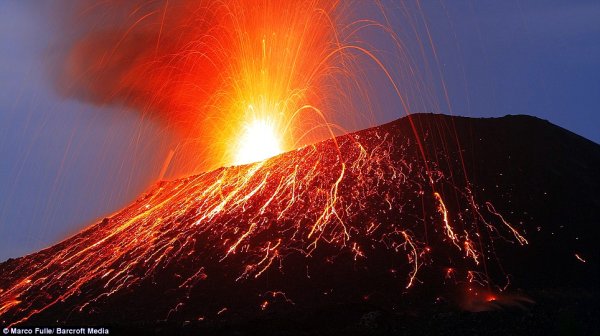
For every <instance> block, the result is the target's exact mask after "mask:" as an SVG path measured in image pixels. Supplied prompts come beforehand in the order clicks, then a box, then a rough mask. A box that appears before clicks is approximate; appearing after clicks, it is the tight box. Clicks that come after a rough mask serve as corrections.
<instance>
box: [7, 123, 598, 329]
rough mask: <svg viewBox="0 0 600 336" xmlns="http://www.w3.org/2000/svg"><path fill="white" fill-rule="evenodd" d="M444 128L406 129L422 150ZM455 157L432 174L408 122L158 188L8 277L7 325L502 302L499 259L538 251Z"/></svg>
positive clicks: (11, 268) (27, 260) (12, 267)
mask: <svg viewBox="0 0 600 336" xmlns="http://www.w3.org/2000/svg"><path fill="white" fill-rule="evenodd" d="M447 118H450V117H441V116H440V117H437V116H430V115H415V116H413V121H415V122H417V125H420V126H419V132H420V134H421V136H422V137H423V143H424V144H425V145H426V149H427V150H428V151H435V150H436V147H437V146H436V144H435V137H434V136H433V135H431V132H432V131H440V129H441V127H439V128H438V126H439V125H443V124H444V123H445V122H447ZM457 120H458V121H460V122H464V123H466V122H465V121H463V120H462V119H457ZM426 125H429V126H426ZM440 132H441V131H440ZM440 134H441V133H440ZM451 153H452V151H448V150H445V151H443V152H442V151H439V152H437V153H433V152H431V153H430V154H432V155H430V157H435V158H436V160H435V161H434V160H432V161H430V162H428V165H425V164H424V162H422V159H421V158H422V156H421V155H420V148H419V146H418V145H417V144H416V141H415V139H414V137H413V132H412V126H411V123H409V122H408V121H407V120H406V118H405V119H401V120H399V121H396V122H393V123H390V124H387V125H383V126H380V127H377V128H373V129H368V130H365V131H361V132H357V133H354V134H348V135H345V136H341V137H338V138H337V140H336V141H335V142H334V140H327V141H323V142H321V143H317V144H315V145H311V146H307V147H304V148H301V149H298V150H295V151H292V152H287V153H284V154H282V155H279V156H277V157H274V158H271V159H269V160H266V161H262V162H258V163H254V164H249V165H242V166H234V167H228V168H220V169H217V170H214V171H211V172H207V173H203V174H200V175H196V176H191V177H188V178H183V179H178V180H174V181H167V182H160V183H158V184H157V185H156V186H155V187H154V188H152V189H151V190H150V191H149V192H148V193H146V194H145V195H143V196H142V197H140V198H139V199H138V200H137V201H136V202H134V203H133V204H131V205H129V206H128V207H126V208H125V209H123V210H122V211H120V212H118V213H116V214H115V215H113V216H111V217H110V218H107V219H105V220H103V221H102V222H100V223H98V224H95V225H92V226H90V227H89V228H88V229H86V230H84V231H82V232H81V233H79V234H77V235H75V236H73V237H71V238H69V239H67V240H65V241H63V242H61V243H59V244H57V245H55V246H53V247H50V248H48V249H46V250H43V251H40V252H38V253H35V254H32V255H29V256H26V257H23V258H19V259H17V260H9V261H7V262H5V263H3V264H1V265H0V271H1V272H0V316H1V319H0V320H1V321H2V323H3V324H11V325H14V324H18V323H33V322H35V321H44V322H52V323H77V322H82V321H86V322H89V321H96V322H105V323H118V322H119V321H118V319H119V317H115V314H114V311H115V309H119V310H120V311H122V309H125V311H126V314H122V315H124V316H125V315H126V316H127V318H128V319H137V320H154V321H156V320H164V319H166V320H172V319H175V320H190V319H193V320H198V319H200V320H204V319H216V318H220V317H223V316H227V315H228V314H252V313H253V312H260V311H264V310H269V309H285V308H282V307H289V306H296V305H313V304H317V303H322V302H328V301H327V300H331V302H343V301H352V300H362V299H373V300H375V299H377V297H378V296H377V295H380V296H381V295H383V296H384V297H385V299H381V298H380V300H383V301H386V300H387V301H386V302H388V303H389V302H391V303H394V302H401V301H402V296H403V295H408V294H406V293H411V292H412V291H414V290H415V289H417V288H420V289H423V288H429V289H430V290H432V291H435V290H437V292H436V293H439V290H445V291H448V288H449V287H448V286H457V287H462V286H467V287H468V290H469V293H471V294H469V295H481V296H486V297H492V296H489V293H490V292H495V293H496V294H498V295H499V292H500V291H502V289H503V287H504V286H505V285H506V283H507V282H508V281H509V280H510V279H509V274H507V273H505V271H506V272H511V270H510V269H508V270H505V269H504V268H503V267H501V264H500V261H502V260H501V259H500V258H501V257H502V255H500V253H499V252H497V251H507V248H509V249H510V250H509V251H520V250H521V249H525V248H527V247H528V245H527V244H528V242H530V241H531V240H530V239H529V237H528V233H527V232H525V231H527V230H526V227H525V226H524V225H523V224H522V223H510V222H509V221H510V220H511V219H512V218H514V216H508V215H506V214H505V213H504V211H503V210H505V209H506V208H505V207H500V206H498V205H496V206H495V205H494V202H495V199H487V198H485V199H479V198H480V196H479V194H480V192H478V191H477V190H478V189H477V187H476V186H473V185H469V184H468V183H467V182H465V181H462V182H461V181H460V179H459V178H457V177H456V176H452V174H451V172H452V171H455V170H454V169H455V168H456V167H455V166H456V165H459V164H460V163H459V162H458V161H459V160H457V159H456V157H454V156H452V155H451ZM433 154H435V155H433ZM426 166H427V167H430V169H431V170H427V169H426V168H425V167H426ZM490 169H491V168H490ZM431 180H433V184H432V183H430V181H431ZM434 189H435V190H434ZM484 194H485V193H484ZM426 233H427V234H426ZM526 237H527V238H526ZM578 253H588V252H587V251H583V252H581V251H578ZM572 255H573V254H572V253H571V252H569V260H572V261H573V262H577V264H578V265H582V263H580V262H578V261H577V260H576V259H575V258H573V257H572ZM484 258H485V259H486V260H487V261H486V264H487V268H484V266H483V265H484V263H483V262H482V261H483V260H484ZM589 264H590V263H589V262H588V263H586V264H585V265H589ZM496 285H498V286H496ZM156 293H160V294H161V295H156ZM377 293H378V294H377ZM480 293H481V294H480ZM493 297H497V296H493ZM126 302H137V303H138V304H139V305H138V304H136V305H134V306H135V307H133V306H129V305H127V306H128V307H127V308H123V306H124V303H126ZM117 307H118V308H117ZM140 307H145V308H140ZM278 307H279V308H278ZM123 318H124V317H123Z"/></svg>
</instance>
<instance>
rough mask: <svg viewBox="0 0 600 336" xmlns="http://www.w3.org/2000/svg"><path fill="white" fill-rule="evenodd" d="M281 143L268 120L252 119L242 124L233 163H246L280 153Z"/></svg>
mask: <svg viewBox="0 0 600 336" xmlns="http://www.w3.org/2000/svg"><path fill="white" fill-rule="evenodd" d="M281 152H282V150H281V144H280V140H279V137H278V136H277V132H276V130H275V126H274V125H273V123H272V122H270V121H269V120H260V119H258V120H253V121H252V122H250V123H248V124H246V125H245V126H244V133H243V134H242V136H241V138H240V140H239V142H238V146H237V153H236V157H235V164H236V165H240V164H246V163H252V162H258V161H262V160H265V159H268V158H270V157H272V156H275V155H277V154H279V153H281Z"/></svg>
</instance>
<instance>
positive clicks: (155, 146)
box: [0, 0, 600, 261]
mask: <svg viewBox="0 0 600 336" xmlns="http://www.w3.org/2000/svg"><path fill="white" fill-rule="evenodd" d="M54 5H55V3H53V2H51V1H46V2H41V1H21V0H4V1H0V158H1V159H0V261H2V260H5V259H7V258H9V257H18V256H22V255H24V254H27V253H31V252H34V251H37V250H39V249H41V248H44V247H47V246H50V245H52V244H54V243H56V242H57V241H59V240H61V239H63V238H65V237H67V236H69V235H71V234H74V233H76V232H78V231H79V230H81V229H82V228H83V227H85V226H87V225H89V224H90V223H92V222H94V221H95V220H97V219H98V218H102V217H104V216H106V215H109V214H110V213H112V212H114V211H117V210H118V209H120V208H121V207H122V206H124V205H125V204H127V203H128V202H130V201H132V200H133V199H135V198H136V196H137V195H139V194H140V193H141V192H143V191H144V190H145V189H147V188H148V187H149V186H150V184H151V183H152V182H153V181H154V180H155V179H156V178H157V176H158V174H159V171H160V168H161V165H162V162H163V160H164V159H165V157H166V156H167V153H168V151H169V148H172V146H173V144H174V141H175V140H174V139H173V136H172V135H171V134H169V133H168V132H167V131H165V130H164V129H162V128H161V127H160V126H159V125H156V124H155V123H154V122H152V121H149V120H142V119H141V118H140V116H139V115H138V114H135V113H119V111H120V110H123V107H98V106H92V105H89V104H86V103H84V102H78V101H73V100H69V99H65V98H64V97H60V96H59V95H58V94H57V93H56V90H55V89H54V88H53V85H52V83H51V81H50V80H49V78H48V77H49V76H48V69H47V68H48V64H49V61H48V60H49V59H51V58H52V55H54V54H55V51H56V49H57V48H59V46H60V43H59V42H60V36H59V31H58V29H57V28H56V27H55V26H54V23H53V21H52V20H51V19H50V18H49V15H48V13H51V11H52V10H56V8H55V6H54ZM388 7H389V8H390V9H391V13H390V20H391V24H392V25H393V26H394V27H398V30H403V29H405V28H403V26H402V25H403V21H402V20H403V18H402V15H395V12H394V7H393V5H390V6H388ZM422 7H423V14H424V16H425V18H426V20H427V22H428V27H429V29H430V33H431V35H432V39H433V42H434V45H435V48H436V52H437V62H436V60H435V58H434V57H433V53H431V52H430V53H429V58H430V59H428V60H426V61H424V62H428V63H429V64H433V67H432V69H434V72H436V73H438V72H437V65H439V69H440V72H439V73H440V74H441V78H443V82H444V83H445V86H446V88H447V90H448V96H449V104H448V103H446V100H445V98H444V95H443V93H442V90H441V85H440V83H441V82H442V81H441V80H439V78H440V76H439V75H436V76H434V78H437V79H438V80H434V82H433V83H430V84H431V85H432V87H433V88H434V96H435V97H434V99H435V100H437V101H439V102H440V107H439V109H437V110H436V111H432V112H441V113H450V114H456V115H465V116H472V117H496V116H503V115H506V114H530V115H534V116H538V117H540V118H543V119H547V120H549V121H551V122H553V123H555V124H557V125H559V126H562V127H564V128H566V129H569V130H571V131H573V132H575V133H577V134H580V135H582V136H584V137H586V138H588V139H591V140H592V141H595V142H596V143H600V43H599V41H600V20H598V18H599V17H600V2H598V1H596V0H590V1H583V0H582V1H567V0H565V1H558V0H540V1H536V0H530V1H526V0H521V1H518V0H507V1H474V0H472V1H467V0H459V1H424V2H423V3H422ZM418 33H419V35H420V36H422V37H421V38H422V39H424V38H426V32H425V31H419V32H418ZM365 38H369V37H368V36H366V37H365ZM373 39H374V40H375V41H374V42H373V44H374V45H377V37H373ZM414 42H415V41H407V43H408V44H411V43H413V44H415V43H414ZM413 47H414V46H413ZM389 66H391V67H393V66H394V65H389ZM398 66H400V65H398ZM369 71H370V70H369ZM369 71H367V73H370V72H369ZM382 86H384V84H382ZM388 89H389V87H388ZM385 91H386V88H385V87H382V88H381V92H385ZM381 101H382V102H381V106H382V107H385V108H382V109H381V111H377V113H375V116H374V117H375V120H374V122H375V123H383V122H387V121H390V120H393V119H396V118H398V117H400V116H402V114H401V113H399V112H398V110H397V109H396V108H394V107H395V103H394V102H393V101H392V100H389V101H388V98H386V97H382V98H381ZM415 112H420V111H415ZM352 126H353V127H354V128H365V127H369V126H373V125H370V124H364V125H362V124H361V125H352Z"/></svg>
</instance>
